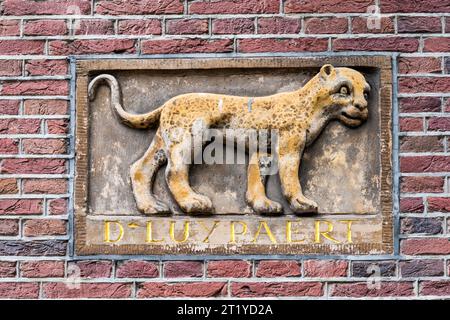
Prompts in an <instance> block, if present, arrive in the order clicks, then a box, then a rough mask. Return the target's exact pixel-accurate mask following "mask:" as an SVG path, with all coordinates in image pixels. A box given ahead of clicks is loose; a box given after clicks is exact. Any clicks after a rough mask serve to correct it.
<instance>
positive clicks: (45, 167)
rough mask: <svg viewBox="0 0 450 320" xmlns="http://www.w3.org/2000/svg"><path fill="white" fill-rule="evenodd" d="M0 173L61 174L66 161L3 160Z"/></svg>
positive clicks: (63, 171) (64, 169) (64, 168)
mask: <svg viewBox="0 0 450 320" xmlns="http://www.w3.org/2000/svg"><path fill="white" fill-rule="evenodd" d="M0 172H1V173H17V174H18V173H23V174H27V173H30V174H31V173H44V174H45V173H48V174H51V173H53V174H62V173H65V172H66V161H65V160H63V159H4V160H3V161H2V163H1V167H0Z"/></svg>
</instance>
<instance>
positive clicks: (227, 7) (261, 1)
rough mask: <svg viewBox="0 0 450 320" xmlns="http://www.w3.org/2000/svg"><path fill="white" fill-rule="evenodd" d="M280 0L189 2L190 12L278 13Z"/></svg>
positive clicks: (207, 0)
mask: <svg viewBox="0 0 450 320" xmlns="http://www.w3.org/2000/svg"><path fill="white" fill-rule="evenodd" d="M279 11H280V0H223V1H217V0H213V1H209V0H206V1H205V0H197V1H193V2H190V3H189V9H188V12H189V13H190V14H216V13H218V14H249V13H278V12H279Z"/></svg>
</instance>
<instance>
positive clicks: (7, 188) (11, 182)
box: [0, 178, 19, 194]
mask: <svg viewBox="0 0 450 320" xmlns="http://www.w3.org/2000/svg"><path fill="white" fill-rule="evenodd" d="M18 192H19V188H18V187H17V179H13V178H11V179H0V194H14V193H18Z"/></svg>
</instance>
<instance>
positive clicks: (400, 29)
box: [0, 0, 450, 299]
mask: <svg viewBox="0 0 450 320" xmlns="http://www.w3.org/2000/svg"><path fill="white" fill-rule="evenodd" d="M0 6H1V7H0V15H1V16H0V298H32V299H46V298H50V299H51V298H130V299H141V298H153V297H239V298H241V297H243V298H244V297H274V296H280V297H299V298H312V297H313V298H330V299H333V298H342V297H347V298H361V297H363V298H371V297H374V298H379V297H384V298H389V299H392V298H403V299H404V298H416V299H430V298H442V297H447V298H450V277H449V275H450V178H449V177H450V153H449V147H450V146H449V145H450V140H449V136H450V74H449V73H450V0H417V1H410V0H347V1H339V0H320V1H318V0H223V1H217V0H193V1H192V0H158V1H156V0H39V1H37V0H36V1H33V0H2V1H0ZM376 10H378V12H379V13H380V15H379V16H376V17H377V18H376V19H375V20H374V17H375V16H374V15H373V13H374V12H376ZM335 52H340V53H345V52H361V53H362V54H363V53H367V52H385V53H387V54H394V53H398V56H396V59H397V64H396V66H397V67H396V68H397V70H395V72H396V74H398V77H397V79H395V80H396V81H397V83H398V92H397V96H398V101H397V103H398V110H399V114H398V116H399V119H398V121H399V133H398V135H399V159H398V161H399V168H400V177H399V180H400V181H399V189H400V190H399V192H400V199H399V203H400V212H399V213H398V216H399V220H400V222H399V230H397V233H398V238H399V255H398V256H392V257H389V256H388V257H384V258H383V259H375V260H374V259H373V258H371V257H358V258H356V257H341V258H339V259H331V258H327V257H322V258H320V259H315V258H303V257H301V256H299V257H297V258H294V259H285V260H283V259H281V260H265V259H263V258H262V257H261V259H240V260H235V259H233V257H232V256H230V258H229V259H223V260H214V259H211V260H208V259H205V260H191V261H189V260H183V261H176V260H175V261H169V260H163V259H161V260H153V261H149V260H145V259H143V258H142V257H141V258H140V259H130V260H127V259H117V260H116V259H111V258H109V259H107V258H105V259H93V260H75V259H73V258H71V257H70V255H69V251H68V247H69V246H68V245H69V241H70V239H71V237H72V235H71V234H70V230H69V223H68V221H69V218H70V212H69V208H70V206H69V205H68V204H69V203H70V199H71V198H70V197H71V194H70V190H71V188H70V184H71V183H72V179H71V178H73V177H72V176H71V175H70V163H71V161H72V160H73V155H74V150H73V148H71V146H70V143H69V141H70V123H71V121H73V120H74V119H72V118H71V117H70V108H69V97H70V94H71V93H72V92H71V91H70V90H71V89H70V79H71V73H70V68H69V63H68V60H67V58H68V56H70V55H81V56H83V55H102V54H108V55H115V56H117V57H137V56H139V55H144V54H145V55H153V54H158V55H163V54H191V55H195V54H203V55H204V54H205V53H209V54H214V53H220V54H228V55H232V54H235V55H240V54H248V53H273V54H279V53H292V54H298V53H323V54H330V53H335ZM99 57H100V56H99Z"/></svg>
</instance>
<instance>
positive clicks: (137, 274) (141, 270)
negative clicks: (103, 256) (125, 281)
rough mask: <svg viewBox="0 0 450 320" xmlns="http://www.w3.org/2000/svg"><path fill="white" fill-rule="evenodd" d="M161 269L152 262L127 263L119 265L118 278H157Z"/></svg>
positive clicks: (131, 261)
mask: <svg viewBox="0 0 450 320" xmlns="http://www.w3.org/2000/svg"><path fill="white" fill-rule="evenodd" d="M158 275H159V268H158V266H157V265H156V263H154V262H150V261H137V260H136V261H133V260H130V261H125V262H121V263H119V264H118V265H117V271H116V276H117V278H156V277H157V276H158Z"/></svg>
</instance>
